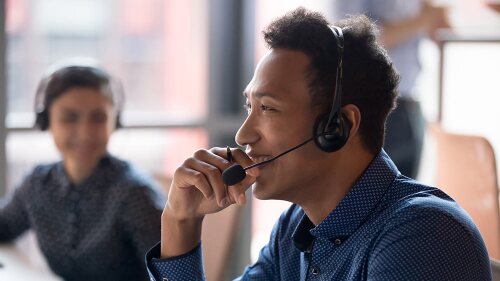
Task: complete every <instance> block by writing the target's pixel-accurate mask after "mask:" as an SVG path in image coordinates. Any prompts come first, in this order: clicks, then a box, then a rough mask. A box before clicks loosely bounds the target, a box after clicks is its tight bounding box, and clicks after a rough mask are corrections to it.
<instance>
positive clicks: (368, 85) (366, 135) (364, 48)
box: [263, 7, 399, 153]
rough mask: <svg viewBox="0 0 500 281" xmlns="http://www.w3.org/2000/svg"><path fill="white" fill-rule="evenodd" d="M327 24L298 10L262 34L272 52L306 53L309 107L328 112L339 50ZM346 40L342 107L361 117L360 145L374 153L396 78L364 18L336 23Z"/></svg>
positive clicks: (393, 95)
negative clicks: (351, 108)
mask: <svg viewBox="0 0 500 281" xmlns="http://www.w3.org/2000/svg"><path fill="white" fill-rule="evenodd" d="M328 25H329V23H328V21H327V20H326V19H325V18H324V17H323V16H322V15H321V14H320V13H317V12H311V11H308V10H306V9H304V8H302V7H300V8H297V9H296V10H294V11H292V12H289V13H287V14H286V15H284V16H283V17H281V18H278V19H277V20H275V21H273V22H272V23H271V24H270V25H269V26H268V27H267V28H266V29H265V30H264V31H263V33H264V39H265V41H266V43H267V44H268V46H269V48H271V49H278V48H283V49H289V50H296V51H301V52H303V53H305V54H306V55H307V56H308V57H309V58H310V60H311V64H310V67H309V69H308V71H307V73H305V75H306V77H307V78H308V79H309V89H310V92H311V95H312V105H313V106H320V107H322V108H323V109H324V111H325V112H328V111H329V110H330V108H331V104H332V101H333V93H334V89H335V74H336V69H337V52H338V50H337V44H336V39H335V36H334V35H333V32H332V30H331V29H330V28H329V26H328ZM334 25H336V26H338V27H340V28H341V29H342V31H343V34H344V55H343V89H342V106H344V105H346V104H354V105H356V106H357V107H358V108H359V110H360V111H361V124H360V129H359V132H360V135H361V138H362V141H363V144H364V145H365V146H366V147H367V148H368V149H369V150H370V151H371V152H373V153H378V151H380V149H381V148H382V146H383V144H384V134H385V121H386V119H387V115H388V114H389V112H390V111H391V110H392V109H393V108H394V105H395V99H396V96H397V86H398V83H399V74H398V73H397V72H396V70H395V69H394V67H393V65H392V62H391V60H390V59H389V57H388V55H387V52H386V50H385V49H384V48H382V47H381V46H380V45H379V43H378V42H377V39H376V35H377V29H376V26H375V25H374V23H372V22H371V21H370V20H369V19H368V18H367V17H366V16H363V15H359V16H350V17H348V18H346V19H344V20H341V21H339V22H336V23H335V24H334Z"/></svg>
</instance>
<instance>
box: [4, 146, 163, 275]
mask: <svg viewBox="0 0 500 281" xmlns="http://www.w3.org/2000/svg"><path fill="white" fill-rule="evenodd" d="M153 186H154V183H153V182H152V181H151V180H150V179H148V178H146V177H144V176H143V175H141V174H140V173H138V172H137V170H136V169H134V168H133V167H132V166H131V165H129V164H128V163H127V162H124V161H121V160H119V159H117V158H115V157H112V156H110V155H106V156H105V157H104V158H103V159H101V161H100V162H99V164H98V167H97V168H96V169H95V171H94V172H93V173H92V175H91V176H90V177H89V178H87V179H86V180H85V181H83V182H82V183H81V184H78V185H73V184H71V183H70V181H69V179H68V176H67V174H66V172H65V170H64V167H63V163H62V162H58V163H55V164H49V165H40V166H37V167H36V168H35V169H34V171H33V172H32V173H31V174H30V175H29V176H27V177H26V178H25V179H24V181H23V183H22V184H21V186H19V187H18V188H17V189H16V190H15V192H14V193H12V194H10V196H9V197H7V198H5V199H4V200H1V201H0V242H6V241H12V240H13V239H15V238H16V237H18V236H19V235H21V234H22V233H23V232H24V231H26V230H28V229H32V230H33V231H34V232H35V234H36V237H37V240H38V243H39V245H40V249H41V251H42V252H43V254H44V256H45V257H46V258H47V262H48V264H49V266H50V268H51V269H52V270H53V271H54V272H55V273H56V274H58V275H59V276H61V277H62V278H63V279H64V280H66V281H80V280H82V281H83V280H93V281H99V280H106V281H113V280H134V281H138V280H148V279H149V278H148V273H147V271H146V266H145V265H144V255H145V254H146V252H147V250H148V249H149V248H151V246H152V245H154V243H156V242H157V241H158V239H160V221H161V212H162V209H163V201H164V200H163V198H162V197H161V196H160V195H159V194H158V193H157V192H156V191H155V190H154V188H153ZM19 280H23V276H19Z"/></svg>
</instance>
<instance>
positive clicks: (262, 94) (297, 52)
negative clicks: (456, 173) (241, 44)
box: [146, 8, 491, 281]
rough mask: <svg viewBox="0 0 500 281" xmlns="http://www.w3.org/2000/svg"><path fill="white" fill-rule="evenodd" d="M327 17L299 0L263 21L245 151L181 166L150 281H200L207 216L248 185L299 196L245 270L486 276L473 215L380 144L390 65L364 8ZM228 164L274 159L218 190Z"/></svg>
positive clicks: (392, 78) (207, 154)
mask: <svg viewBox="0 0 500 281" xmlns="http://www.w3.org/2000/svg"><path fill="white" fill-rule="evenodd" d="M336 26H337V27H329V26H328V22H327V21H326V20H325V19H324V17H323V16H321V15H320V14H318V13H313V12H309V11H307V10H305V9H303V8H298V9H297V10H295V11H293V12H291V13H289V14H287V15H285V16H283V17H282V18H280V19H278V20H276V21H275V22H273V23H271V25H270V26H269V27H268V28H267V29H266V30H265V32H264V38H265V40H266V42H267V43H268V45H269V47H270V50H269V52H268V53H267V54H266V55H265V56H264V57H263V58H262V59H261V61H260V63H259V64H258V66H257V68H256V70H255V73H254V77H253V79H252V81H250V83H249V84H248V86H247V87H246V89H245V91H244V95H245V97H246V99H247V107H248V116H247V119H246V120H245V122H244V123H243V124H242V126H241V128H240V129H239V131H238V133H237V135H236V141H237V143H238V144H240V145H242V146H246V151H245V153H243V151H240V150H238V149H232V150H231V153H227V151H226V149H222V148H212V149H210V150H199V151H197V152H195V153H194V155H193V156H192V157H191V158H189V159H187V160H186V161H185V162H184V163H183V164H182V165H181V166H180V167H179V168H178V169H177V170H176V172H175V174H174V178H173V182H172V186H171V189H170V194H169V198H168V203H167V205H166V206H165V209H164V212H163V215H162V239H161V243H160V244H159V245H157V246H156V247H155V248H153V249H152V250H151V251H150V252H149V253H148V254H147V256H146V259H147V263H148V268H149V270H150V273H151V277H152V278H153V279H156V280H171V281H172V280H203V279H204V276H203V266H202V260H201V244H200V234H201V228H202V221H203V218H204V216H205V215H207V214H210V213H214V212H218V211H220V210H222V209H224V208H225V207H227V206H228V205H230V204H233V203H236V204H238V205H242V204H245V201H246V197H245V190H246V189H247V188H248V187H249V186H251V185H252V186H253V194H254V195H255V197H257V198H258V199H280V200H287V201H290V202H292V203H294V204H293V205H292V206H291V207H290V209H288V210H287V211H286V212H285V213H283V215H282V216H281V218H280V219H279V221H278V222H277V223H276V225H275V227H274V229H273V232H272V234H271V238H270V241H269V244H268V245H267V246H266V247H264V248H263V249H262V251H261V253H260V257H259V259H258V261H257V262H256V263H255V264H254V265H252V266H250V267H248V268H247V269H246V270H245V272H244V273H243V275H242V276H241V277H240V279H241V280H316V279H318V280H489V279H491V276H490V275H491V274H490V270H489V259H488V254H487V252H486V248H485V246H484V243H483V241H482V239H481V236H480V234H479V232H478V230H477V228H476V227H475V226H474V224H473V222H472V221H471V219H470V218H469V217H468V216H467V215H466V214H465V212H464V211H463V210H462V209H460V207H458V206H457V205H456V203H455V202H453V200H451V199H450V198H449V197H448V196H446V195H445V194H444V193H442V192H441V191H439V190H438V189H436V188H432V187H427V186H423V185H421V184H418V183H417V182H415V181H413V180H411V179H409V178H407V177H405V176H403V175H401V173H399V172H398V170H397V168H396V167H395V165H394V164H393V163H392V161H391V160H390V159H389V157H388V156H387V155H386V153H385V152H384V151H383V150H382V145H383V139H384V123H385V119H386V117H387V114H388V113H389V111H390V110H391V108H392V107H393V104H394V99H395V96H396V94H397V93H396V87H397V83H398V75H397V73H396V72H395V71H394V68H393V67H392V64H391V62H390V61H389V59H388V56H387V54H386V52H385V51H384V49H382V48H381V47H380V46H379V45H378V43H377V42H376V39H375V35H374V32H375V30H374V25H373V24H372V23H371V22H370V21H369V20H368V18H367V17H365V16H360V17H353V18H349V19H346V20H343V21H340V22H337V23H336ZM337 103H338V104H339V105H337ZM331 113H333V114H331ZM312 139H313V140H314V142H313V141H310V140H312ZM299 144H300V145H302V146H300V147H298V148H296V149H294V150H293V151H289V149H290V148H294V147H297V145H299ZM286 151H289V153H287V154H284V155H283V152H286ZM328 151H330V152H328ZM230 154H232V157H229V156H230ZM280 155H281V156H280ZM278 156H280V158H275V157H278ZM272 159H274V161H271V160H272ZM229 160H233V161H234V162H236V163H238V164H239V165H241V166H243V167H247V166H249V165H252V164H254V163H261V162H263V161H269V162H265V164H262V165H260V166H256V167H253V168H250V169H248V170H247V171H246V174H243V177H244V179H243V180H242V181H241V182H239V183H238V180H239V179H235V177H233V176H234V175H231V176H229V177H226V175H227V174H226V175H225V176H224V177H225V180H226V182H230V185H231V186H229V187H227V189H226V186H225V185H224V183H223V180H222V175H221V174H222V171H224V170H227V169H228V168H229V167H230V166H231V165H232V163H231V161H229ZM231 169H232V168H231ZM240 171H241V169H240ZM228 178H229V180H228ZM205 242H207V241H205ZM208 242H209V241H208Z"/></svg>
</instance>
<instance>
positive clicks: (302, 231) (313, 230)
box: [293, 150, 399, 251]
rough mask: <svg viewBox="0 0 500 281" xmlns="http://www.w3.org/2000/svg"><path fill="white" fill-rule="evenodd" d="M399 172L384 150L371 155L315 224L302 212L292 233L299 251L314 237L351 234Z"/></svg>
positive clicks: (346, 235)
mask: <svg viewBox="0 0 500 281" xmlns="http://www.w3.org/2000/svg"><path fill="white" fill-rule="evenodd" d="M398 173H399V171H398V170H397V168H396V166H395V165H394V163H393V162H392V160H391V159H390V158H389V156H387V154H386V153H385V151H384V150H381V151H380V153H379V154H378V155H377V156H375V158H374V159H373V160H372V162H371V163H370V165H369V166H368V168H367V169H366V170H365V172H364V173H363V175H362V176H361V177H360V178H359V180H358V181H357V182H356V183H355V184H354V186H353V187H352V188H351V190H350V191H349V192H348V193H347V195H346V196H345V197H344V199H342V201H340V203H339V204H338V205H337V207H336V208H335V209H334V210H333V211H332V212H331V213H330V214H329V215H328V216H327V217H326V218H325V219H324V220H323V221H322V222H321V223H320V224H319V225H317V226H316V227H315V226H314V224H313V223H312V222H311V221H310V220H309V218H308V217H307V215H305V214H304V215H303V217H302V219H301V220H300V222H299V224H298V225H297V228H296V229H295V232H294V234H293V239H294V243H295V245H296V246H297V248H299V249H300V250H301V251H305V250H307V249H308V248H309V247H310V245H311V243H312V241H313V239H314V238H315V237H322V238H325V239H329V240H333V239H336V238H340V237H343V238H345V237H348V236H350V235H352V234H353V233H354V232H355V231H356V229H358V228H359V227H360V226H361V225H362V224H363V223H364V222H365V221H366V220H367V219H368V217H369V216H370V215H371V213H372V212H373V210H374V209H375V208H376V206H377V205H378V204H379V203H380V201H381V199H382V197H383V196H384V194H385V192H386V191H387V189H388V188H389V186H390V185H391V184H392V182H393V181H394V179H395V178H396V176H397V175H398Z"/></svg>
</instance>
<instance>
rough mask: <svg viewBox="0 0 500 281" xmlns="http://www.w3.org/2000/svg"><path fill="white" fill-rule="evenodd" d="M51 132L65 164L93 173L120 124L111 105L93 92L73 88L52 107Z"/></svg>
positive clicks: (99, 94)
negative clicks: (90, 170) (117, 123)
mask: <svg viewBox="0 0 500 281" xmlns="http://www.w3.org/2000/svg"><path fill="white" fill-rule="evenodd" d="M49 116H50V127H49V129H50V132H51V133H52V137H53V138H54V142H55V144H56V146H57V148H58V149H59V151H60V152H61V154H62V157H63V159H64V161H66V162H71V165H73V166H75V167H77V168H81V169H93V168H94V167H95V165H96V164H97V162H98V161H99V159H100V158H101V157H102V156H103V155H104V154H105V152H106V147H107V144H108V140H109V137H110V135H111V133H112V132H113V129H114V124H115V122H116V119H115V118H116V117H115V116H116V112H115V110H114V108H113V105H112V104H111V102H110V101H109V100H108V99H107V98H106V97H105V96H103V95H102V94H101V93H100V92H99V91H97V90H95V89H92V88H71V89H69V90H68V91H67V92H65V93H63V94H62V95H61V96H60V97H59V98H57V99H56V100H55V101H54V102H53V103H52V105H51V107H50V115H49Z"/></svg>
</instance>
